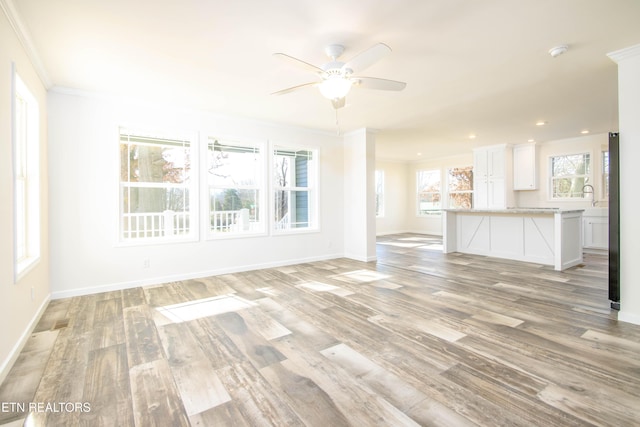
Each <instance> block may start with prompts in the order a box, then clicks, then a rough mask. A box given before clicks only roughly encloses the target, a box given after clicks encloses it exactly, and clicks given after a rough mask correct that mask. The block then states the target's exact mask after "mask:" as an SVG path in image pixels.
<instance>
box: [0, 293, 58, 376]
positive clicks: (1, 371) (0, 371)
mask: <svg viewBox="0 0 640 427" xmlns="http://www.w3.org/2000/svg"><path fill="white" fill-rule="evenodd" d="M49 301H51V295H47V297H46V298H45V299H44V300H43V301H42V304H40V307H38V310H37V311H36V313H35V315H34V316H33V318H32V319H31V321H30V322H29V324H28V325H27V327H26V328H25V330H24V332H23V333H22V335H21V336H20V339H19V340H18V341H17V342H16V343H15V345H14V346H13V348H12V349H11V351H10V352H9V355H8V356H7V358H6V359H5V360H4V361H3V362H2V365H0V384H2V383H3V382H4V380H5V378H6V377H7V375H9V371H10V370H11V368H12V367H13V364H14V363H16V360H18V357H19V356H20V352H21V351H22V349H23V348H24V346H25V344H26V343H27V340H28V339H29V337H30V336H31V333H32V332H33V330H34V329H35V327H36V325H37V324H38V322H39V321H40V318H41V317H42V315H43V314H44V311H45V309H46V308H47V305H48V304H49Z"/></svg>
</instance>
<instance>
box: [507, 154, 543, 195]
mask: <svg viewBox="0 0 640 427" xmlns="http://www.w3.org/2000/svg"><path fill="white" fill-rule="evenodd" d="M513 189H514V190H537V189H538V162H537V157H536V144H535V143H532V144H519V145H516V146H515V147H513Z"/></svg>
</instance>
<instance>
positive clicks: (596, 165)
mask: <svg viewBox="0 0 640 427" xmlns="http://www.w3.org/2000/svg"><path fill="white" fill-rule="evenodd" d="M611 131H615V129H611ZM608 149H609V136H608V134H606V133H601V134H594V135H585V136H579V137H575V138H568V139H560V140H555V141H548V142H544V143H538V144H536V155H537V157H538V189H537V190H526V191H516V192H515V202H516V206H517V207H526V208H530V207H531V208H535V207H554V208H567V209H571V208H573V209H584V208H588V207H591V199H590V198H589V199H584V200H575V201H573V200H572V201H562V202H559V201H552V200H551V198H550V195H551V192H550V186H549V183H550V182H549V178H550V177H549V158H550V157H551V156H560V155H564V154H579V153H590V155H591V174H592V175H591V185H593V187H594V192H595V193H594V194H595V195H596V200H597V201H598V203H597V206H599V207H606V206H608V202H607V201H606V200H604V199H603V196H602V194H603V192H602V190H603V188H602V187H603V185H602V184H603V182H602V179H601V176H602V175H601V173H602V151H607V150H608Z"/></svg>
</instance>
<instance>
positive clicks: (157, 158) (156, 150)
mask: <svg viewBox="0 0 640 427" xmlns="http://www.w3.org/2000/svg"><path fill="white" fill-rule="evenodd" d="M121 159H122V161H121V163H120V176H121V179H122V180H123V181H129V182H172V183H183V182H186V179H187V176H188V175H187V174H188V169H189V161H190V159H189V149H188V148H182V147H171V146H164V145H161V144H156V145H148V144H144V145H142V144H122V145H121Z"/></svg>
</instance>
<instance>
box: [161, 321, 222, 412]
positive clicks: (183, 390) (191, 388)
mask: <svg viewBox="0 0 640 427" xmlns="http://www.w3.org/2000/svg"><path fill="white" fill-rule="evenodd" d="M159 334H160V339H161V341H162V344H163V345H164V349H165V354H166V355H167V360H168V363H169V367H170V368H171V373H172V375H173V378H174V380H175V382H176V385H177V388H178V392H179V393H180V397H181V399H182V402H183V404H184V407H185V410H186V413H187V415H189V416H192V415H195V414H198V413H200V412H205V411H207V410H209V409H211V408H213V407H215V406H218V405H221V404H223V403H226V402H229V401H230V400H231V397H230V396H229V394H228V393H227V390H226V389H225V388H224V386H223V385H222V382H221V381H220V378H218V376H217V374H216V372H215V371H214V370H213V368H212V366H211V363H210V362H209V359H208V358H207V357H206V355H205V354H204V353H203V352H202V350H201V349H200V347H199V345H198V342H197V341H196V338H195V337H194V336H193V334H192V333H191V330H190V328H189V327H188V325H186V324H184V323H178V324H170V325H165V326H163V327H161V328H160V329H159Z"/></svg>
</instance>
